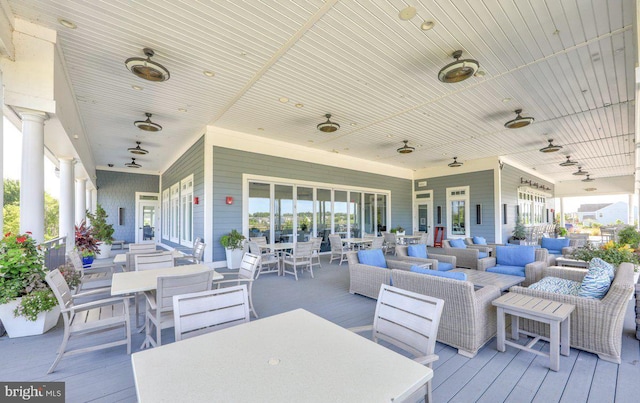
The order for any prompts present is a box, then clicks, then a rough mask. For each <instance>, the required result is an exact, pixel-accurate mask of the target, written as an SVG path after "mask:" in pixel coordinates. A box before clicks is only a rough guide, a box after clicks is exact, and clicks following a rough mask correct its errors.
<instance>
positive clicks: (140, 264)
mask: <svg viewBox="0 0 640 403" xmlns="http://www.w3.org/2000/svg"><path fill="white" fill-rule="evenodd" d="M135 262H136V263H135V269H136V271H143V270H153V269H164V268H166V267H173V266H175V262H174V259H173V254H172V253H171V252H161V253H152V254H149V255H146V254H140V255H135Z"/></svg>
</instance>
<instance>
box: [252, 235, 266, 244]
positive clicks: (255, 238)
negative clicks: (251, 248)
mask: <svg viewBox="0 0 640 403" xmlns="http://www.w3.org/2000/svg"><path fill="white" fill-rule="evenodd" d="M249 242H255V243H257V244H258V245H266V244H267V237H266V236H252V237H250V238H249Z"/></svg>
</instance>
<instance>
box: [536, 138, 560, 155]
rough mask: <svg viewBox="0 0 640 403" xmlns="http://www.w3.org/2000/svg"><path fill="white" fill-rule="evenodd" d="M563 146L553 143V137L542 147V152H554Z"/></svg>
mask: <svg viewBox="0 0 640 403" xmlns="http://www.w3.org/2000/svg"><path fill="white" fill-rule="evenodd" d="M561 149H562V146H556V145H554V144H553V139H550V140H549V145H548V146H546V147H543V148H541V149H540V152H541V153H554V152H556V151H560V150H561Z"/></svg>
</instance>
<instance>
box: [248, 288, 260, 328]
mask: <svg viewBox="0 0 640 403" xmlns="http://www.w3.org/2000/svg"><path fill="white" fill-rule="evenodd" d="M249 308H250V310H251V313H253V316H255V318H256V319H258V314H257V313H256V310H255V308H254V307H253V282H251V283H249Z"/></svg>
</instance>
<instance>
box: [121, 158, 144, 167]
mask: <svg viewBox="0 0 640 403" xmlns="http://www.w3.org/2000/svg"><path fill="white" fill-rule="evenodd" d="M124 166H126V167H129V168H142V165H140V164H138V163H137V162H136V159H135V158H131V162H127V163H126V164H124Z"/></svg>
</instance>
